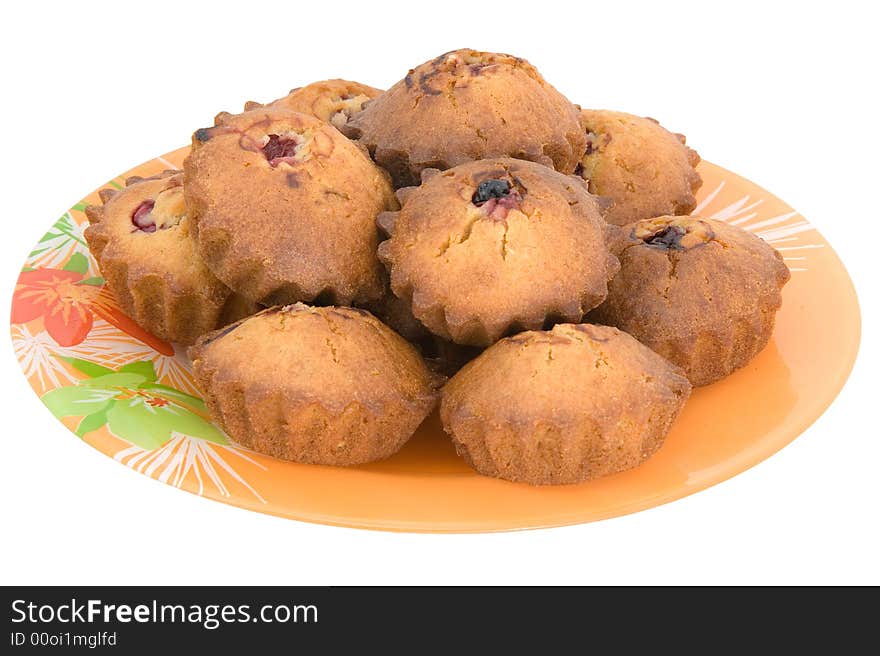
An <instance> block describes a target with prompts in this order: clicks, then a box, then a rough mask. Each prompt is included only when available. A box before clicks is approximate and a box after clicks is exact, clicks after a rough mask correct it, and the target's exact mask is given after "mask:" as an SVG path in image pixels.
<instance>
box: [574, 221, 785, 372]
mask: <svg viewBox="0 0 880 656" xmlns="http://www.w3.org/2000/svg"><path fill="white" fill-rule="evenodd" d="M624 230H625V231H626V235H627V238H626V240H625V241H624V242H623V244H622V247H621V248H620V253H619V257H620V263H621V269H620V273H618V274H617V276H616V277H615V278H614V280H612V281H611V284H610V285H609V291H608V298H607V299H606V301H605V302H604V303H603V304H602V305H601V306H599V307H598V308H597V309H596V310H594V311H593V312H592V313H591V314H590V320H592V321H597V322H600V323H605V324H609V325H612V326H617V327H618V328H620V329H621V330H625V331H626V332H628V333H630V334H631V335H633V336H634V337H636V339H638V340H639V341H641V342H642V343H644V344H646V345H647V346H649V347H651V348H652V349H654V350H655V351H656V352H657V353H659V354H660V355H662V356H664V357H666V358H668V359H669V360H670V361H672V362H674V363H675V364H677V365H679V366H680V367H682V368H683V369H684V370H685V372H686V373H687V376H688V378H689V379H690V381H691V383H692V384H694V385H707V384H709V383H711V382H714V381H716V380H718V379H719V378H723V377H724V376H727V375H728V374H730V373H731V372H733V371H734V370H736V369H738V368H740V367H742V366H743V365H745V364H746V363H747V362H748V361H749V360H751V359H752V358H753V357H754V356H755V355H756V354H757V353H758V352H759V351H760V350H761V349H762V348H764V346H765V345H766V344H767V340H768V339H769V338H770V334H771V333H772V332H773V323H774V320H775V317H776V311H777V310H778V309H779V307H780V306H781V305H782V295H781V294H780V290H781V289H782V287H783V285H785V283H786V282H787V281H788V279H789V277H790V275H791V274H790V273H789V271H788V267H786V266H785V263H784V262H783V260H782V256H781V255H780V254H779V253H778V252H777V251H776V250H775V249H774V248H773V247H772V246H770V245H769V244H767V243H766V242H765V241H764V240H762V239H761V238H760V237H758V236H756V235H754V234H752V233H750V232H747V231H746V230H743V229H742V228H738V227H736V226H732V225H729V224H727V223H724V222H723V221H715V220H713V219H702V218H698V217H690V216H688V217H674V216H663V217H659V218H656V219H647V220H644V221H639V222H637V223H634V224H632V225H630V226H626V228H624Z"/></svg>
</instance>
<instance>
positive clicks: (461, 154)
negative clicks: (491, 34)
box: [342, 49, 585, 187]
mask: <svg viewBox="0 0 880 656" xmlns="http://www.w3.org/2000/svg"><path fill="white" fill-rule="evenodd" d="M342 130H343V132H345V133H346V134H347V135H348V136H350V137H352V138H355V139H359V140H360V141H361V143H363V144H364V145H365V146H366V147H367V148H368V149H369V151H370V153H371V154H372V155H373V158H374V159H375V160H376V162H377V163H378V164H379V165H380V166H382V167H384V168H385V169H387V170H388V171H389V172H390V173H391V177H392V178H393V180H394V185H395V186H396V187H403V186H407V185H414V184H418V181H419V173H421V171H422V169H426V168H438V169H446V168H450V167H453V166H456V165H458V164H462V163H464V162H469V161H471V160H476V159H485V158H489V157H504V156H509V157H518V158H520V159H528V160H532V161H535V162H538V163H540V164H544V165H546V166H551V167H554V168H556V169H557V170H559V171H562V172H563V173H572V172H573V171H574V168H575V165H576V164H577V162H578V158H579V157H580V156H581V154H582V153H583V152H584V147H585V136H584V132H583V130H582V129H580V126H579V125H578V112H577V108H576V107H575V106H574V105H572V104H571V103H570V102H569V101H568V100H567V99H566V98H565V96H563V95H562V94H560V93H559V92H558V91H557V90H556V89H554V88H553V87H552V86H550V85H549V84H548V83H547V82H546V81H545V80H544V78H543V77H541V75H540V73H538V71H537V70H536V69H535V67H534V66H532V65H531V64H529V63H528V62H527V61H525V60H524V59H520V58H518V57H512V56H510V55H504V54H498V53H492V52H479V51H477V50H469V49H463V50H455V51H453V52H448V53H446V54H444V55H440V56H439V57H437V58H436V59H432V60H431V61H428V62H425V63H424V64H422V65H421V66H418V67H416V68H415V69H413V70H411V71H410V72H409V73H407V75H406V77H405V78H404V79H403V80H401V81H400V82H398V83H397V84H395V85H394V86H393V87H391V88H390V89H389V90H388V91H387V92H385V93H384V94H382V95H381V96H379V97H378V98H376V99H375V100H374V101H373V102H371V103H370V104H368V105H367V106H366V107H365V108H364V111H362V112H361V113H359V114H357V115H355V116H354V117H353V118H352V119H351V120H350V121H349V122H348V123H347V124H346V125H345V126H343V127H342Z"/></svg>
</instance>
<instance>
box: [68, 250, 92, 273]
mask: <svg viewBox="0 0 880 656" xmlns="http://www.w3.org/2000/svg"><path fill="white" fill-rule="evenodd" d="M64 270H65V271H76V272H77V273H82V274H84V275H85V273H86V272H87V271H88V270H89V259H88V258H87V257H86V256H85V255H83V254H82V253H74V254H73V255H71V256H70V259H69V260H68V261H67V264H65V265H64Z"/></svg>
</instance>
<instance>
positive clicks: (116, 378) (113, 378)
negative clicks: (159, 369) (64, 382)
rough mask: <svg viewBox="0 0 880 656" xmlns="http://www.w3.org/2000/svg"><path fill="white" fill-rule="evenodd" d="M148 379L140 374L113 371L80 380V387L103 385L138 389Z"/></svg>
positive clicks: (117, 388)
mask: <svg viewBox="0 0 880 656" xmlns="http://www.w3.org/2000/svg"><path fill="white" fill-rule="evenodd" d="M145 381H146V379H145V378H144V377H143V376H141V375H140V374H129V373H112V374H106V375H104V376H98V377H97V378H86V379H84V380H81V381H79V385H80V387H103V388H104V389H108V390H109V389H115V390H117V391H119V389H120V388H122V389H129V390H136V389H137V388H138V387H140V385H141V383H144V382H145Z"/></svg>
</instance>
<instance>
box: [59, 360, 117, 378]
mask: <svg viewBox="0 0 880 656" xmlns="http://www.w3.org/2000/svg"><path fill="white" fill-rule="evenodd" d="M55 357H56V358H58V359H59V360H63V361H64V362H66V363H67V364H69V365H71V366H72V367H73V368H74V369H76V370H77V371H81V372H82V373H84V374H85V375H86V376H89V377H91V378H94V377H96V376H104V375H106V374H112V373H115V372H114V371H113V370H112V369H108V368H107V367H102V366H101V365H99V364H95V363H94V362H89V361H88V360H82V359H81V358H70V357H67V356H64V355H56V356H55Z"/></svg>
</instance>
